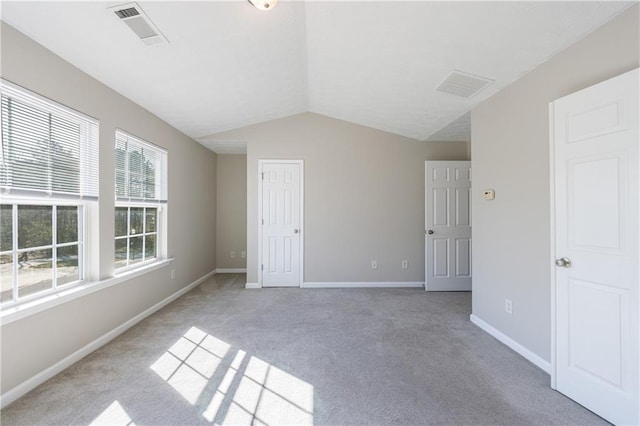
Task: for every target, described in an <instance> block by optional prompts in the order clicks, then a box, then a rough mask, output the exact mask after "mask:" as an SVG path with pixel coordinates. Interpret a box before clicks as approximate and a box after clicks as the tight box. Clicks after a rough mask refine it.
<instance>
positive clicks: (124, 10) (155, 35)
mask: <svg viewBox="0 0 640 426" xmlns="http://www.w3.org/2000/svg"><path fill="white" fill-rule="evenodd" d="M107 10H109V11H111V12H113V13H114V14H115V16H116V17H117V18H118V19H119V20H120V21H121V22H124V23H125V24H127V26H128V27H129V28H130V29H131V31H133V32H134V33H135V34H136V35H137V36H138V38H140V40H142V42H143V43H144V44H146V45H147V46H154V45H157V44H166V43H169V40H167V38H166V37H165V36H164V35H163V34H162V33H161V32H160V30H159V29H158V28H157V27H156V26H155V24H154V23H153V21H151V19H149V17H148V16H147V15H146V14H145V13H144V11H143V10H142V8H140V6H139V5H138V4H137V3H126V4H121V5H118V6H114V7H110V8H108V9H107Z"/></svg>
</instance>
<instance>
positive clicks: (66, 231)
mask: <svg viewBox="0 0 640 426" xmlns="http://www.w3.org/2000/svg"><path fill="white" fill-rule="evenodd" d="M56 221H57V222H58V226H57V228H56V230H57V233H58V234H57V239H58V244H63V243H73V242H76V241H78V207H77V206H58V208H57V209H56Z"/></svg>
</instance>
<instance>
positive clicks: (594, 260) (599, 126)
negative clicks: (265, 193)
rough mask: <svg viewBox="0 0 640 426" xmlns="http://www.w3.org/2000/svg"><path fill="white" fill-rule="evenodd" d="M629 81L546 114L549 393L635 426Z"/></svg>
mask: <svg viewBox="0 0 640 426" xmlns="http://www.w3.org/2000/svg"><path fill="white" fill-rule="evenodd" d="M638 77H639V75H638V70H635V71H632V72H629V73H626V74H623V75H621V76H618V77H616V78H613V79H611V80H607V81H605V82H603V83H600V84H598V85H595V86H592V87H590V88H588V89H585V90H582V91H580V92H577V93H574V94H572V95H569V96H566V97H564V98H561V99H559V100H557V101H555V102H553V103H552V105H551V108H552V119H553V123H552V138H553V150H552V155H553V160H554V161H553V163H554V164H555V170H554V172H555V177H554V179H553V181H554V182H555V184H554V192H555V215H554V222H555V241H554V243H555V247H554V250H553V252H554V254H555V257H556V258H559V259H560V258H561V259H568V260H569V261H570V264H566V262H564V261H563V260H561V261H560V265H559V266H556V267H555V269H554V272H555V282H554V288H555V310H554V312H555V330H554V331H555V333H554V335H555V358H554V359H553V361H554V362H555V365H554V368H553V371H554V375H555V377H554V379H555V387H556V389H557V390H558V391H560V392H562V393H564V394H566V395H567V396H569V397H571V398H573V399H574V400H576V401H577V402H579V403H580V404H582V405H584V406H585V407H587V408H589V409H590V410H592V411H594V412H595V413H597V414H599V415H600V416H602V417H604V418H605V419H607V420H609V421H611V422H613V423H616V424H638V422H639V421H640V393H639V391H638V386H639V383H640V366H639V363H640V358H639V356H638V354H639V345H640V324H639V322H640V319H639V316H638V306H639V304H640V292H639V290H638V278H639V270H638V269H639V267H640V264H639V254H640V251H639V250H638V240H639V238H638V237H639V235H638V233H639V231H640V228H639V221H640V217H639V215H638V207H639V206H638V204H639V193H640V182H639V176H638V163H639V161H638V160H639V151H638V126H639V124H638ZM563 263H565V264H563Z"/></svg>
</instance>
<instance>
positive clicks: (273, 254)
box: [260, 161, 302, 287]
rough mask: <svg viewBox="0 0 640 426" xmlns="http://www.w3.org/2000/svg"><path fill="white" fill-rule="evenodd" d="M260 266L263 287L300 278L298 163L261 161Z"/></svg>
mask: <svg viewBox="0 0 640 426" xmlns="http://www.w3.org/2000/svg"><path fill="white" fill-rule="evenodd" d="M260 176H261V188H262V189H261V190H262V197H261V203H262V206H261V215H260V216H261V217H260V221H261V223H260V227H261V232H262V235H261V237H262V238H261V244H262V248H261V250H262V252H261V253H262V256H261V265H260V269H261V270H260V275H261V283H262V286H263V287H300V283H301V281H302V266H301V259H302V256H301V248H302V245H301V231H302V227H301V224H302V220H301V213H302V192H301V191H302V185H301V178H302V162H266V161H263V162H261V175H260Z"/></svg>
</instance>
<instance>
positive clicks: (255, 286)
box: [244, 283, 262, 288]
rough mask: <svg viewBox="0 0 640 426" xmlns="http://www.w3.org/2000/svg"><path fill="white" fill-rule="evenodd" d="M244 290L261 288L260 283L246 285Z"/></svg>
mask: <svg viewBox="0 0 640 426" xmlns="http://www.w3.org/2000/svg"><path fill="white" fill-rule="evenodd" d="M244 288H262V286H261V285H260V283H246V284H245V285H244Z"/></svg>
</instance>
